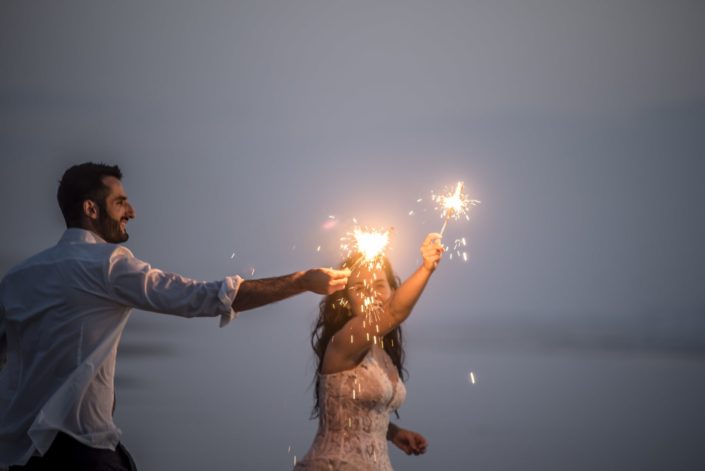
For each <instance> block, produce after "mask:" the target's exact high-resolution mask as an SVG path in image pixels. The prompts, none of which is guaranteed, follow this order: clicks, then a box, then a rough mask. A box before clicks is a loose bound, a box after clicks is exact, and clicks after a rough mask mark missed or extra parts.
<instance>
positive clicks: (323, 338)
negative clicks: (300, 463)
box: [311, 254, 406, 418]
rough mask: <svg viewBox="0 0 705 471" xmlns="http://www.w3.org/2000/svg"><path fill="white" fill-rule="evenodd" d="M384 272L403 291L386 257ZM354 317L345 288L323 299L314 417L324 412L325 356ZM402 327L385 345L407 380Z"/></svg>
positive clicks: (351, 261)
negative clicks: (322, 376)
mask: <svg viewBox="0 0 705 471" xmlns="http://www.w3.org/2000/svg"><path fill="white" fill-rule="evenodd" d="M361 257H362V254H354V255H352V256H350V257H348V258H347V259H346V260H345V261H344V262H343V263H342V264H341V266H340V268H341V269H344V268H350V269H352V267H353V266H354V265H355V264H356V262H358V261H359V260H360V258H361ZM381 265H382V269H383V270H384V274H385V276H386V277H387V282H388V283H389V286H390V288H392V290H396V289H397V288H399V285H400V284H401V280H400V279H399V277H397V276H396V275H395V274H394V271H393V270H392V265H391V264H390V263H389V260H388V259H387V258H386V257H383V258H382V263H381ZM351 317H352V312H351V310H350V302H349V300H348V297H347V290H345V289H342V290H340V291H336V292H335V293H333V294H330V295H328V296H326V297H325V298H323V300H322V301H321V302H320V304H319V315H318V319H317V320H316V323H315V325H314V327H313V332H312V333H311V346H312V347H313V352H314V353H315V354H316V378H315V379H314V383H315V384H314V405H313V411H312V412H311V417H312V418H315V417H318V415H319V411H320V397H319V394H318V381H317V380H318V375H319V374H320V373H321V367H322V365H323V356H324V355H325V353H326V348H327V347H328V343H329V342H330V339H331V337H333V336H334V335H335V334H336V333H337V332H338V331H339V330H340V329H341V328H343V326H344V325H345V324H346V323H347V322H348V321H349V320H350V318H351ZM402 339H403V337H402V332H401V326H398V327H395V328H394V329H393V330H392V331H391V332H389V333H387V335H385V336H384V337H383V339H382V340H383V341H382V345H383V346H384V351H385V352H387V355H389V357H390V358H391V359H392V362H393V363H394V366H396V368H397V371H398V372H399V377H400V378H401V379H402V381H403V380H404V378H405V377H406V370H405V369H404V346H403V343H402Z"/></svg>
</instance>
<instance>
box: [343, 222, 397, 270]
mask: <svg viewBox="0 0 705 471" xmlns="http://www.w3.org/2000/svg"><path fill="white" fill-rule="evenodd" d="M390 234H391V229H385V230H382V229H372V228H368V227H360V226H356V227H355V228H354V229H353V230H352V232H348V233H347V234H346V235H345V236H344V237H343V238H342V239H341V245H340V247H341V249H343V251H345V252H346V253H347V256H348V257H349V256H351V255H353V254H355V253H360V254H361V255H362V256H361V258H360V260H358V261H357V262H355V264H354V265H353V267H354V266H357V265H358V264H363V263H366V264H367V265H368V267H369V268H370V269H372V268H374V266H375V265H376V264H377V263H378V262H379V260H380V258H381V257H382V256H383V255H384V252H385V251H386V250H387V247H388V246H389V236H390ZM353 267H350V269H351V270H352V268H353Z"/></svg>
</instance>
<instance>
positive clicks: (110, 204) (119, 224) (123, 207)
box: [96, 177, 135, 244]
mask: <svg viewBox="0 0 705 471" xmlns="http://www.w3.org/2000/svg"><path fill="white" fill-rule="evenodd" d="M103 184H104V185H105V186H106V187H107V188H108V196H106V197H105V200H104V202H103V204H100V205H99V207H100V211H99V213H98V220H97V221H96V226H97V227H96V229H97V230H98V232H99V234H98V235H100V236H101V237H102V238H103V239H105V240H106V241H107V242H111V243H113V244H119V243H120V242H125V241H126V240H127V239H128V238H129V237H130V236H129V234H128V233H127V221H128V220H130V219H133V218H134V217H135V209H134V208H133V207H132V205H131V204H130V203H129V202H128V201H127V195H126V194H125V189H124V188H123V187H122V183H121V182H120V180H118V179H117V178H115V177H103Z"/></svg>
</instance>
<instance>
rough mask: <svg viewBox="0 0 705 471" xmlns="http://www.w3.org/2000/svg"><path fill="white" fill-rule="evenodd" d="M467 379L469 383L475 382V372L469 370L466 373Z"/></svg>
mask: <svg viewBox="0 0 705 471" xmlns="http://www.w3.org/2000/svg"><path fill="white" fill-rule="evenodd" d="M468 379H469V380H470V384H475V373H473V372H472V371H471V372H470V374H469V375H468Z"/></svg>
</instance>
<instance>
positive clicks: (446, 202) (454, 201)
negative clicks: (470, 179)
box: [431, 182, 480, 235]
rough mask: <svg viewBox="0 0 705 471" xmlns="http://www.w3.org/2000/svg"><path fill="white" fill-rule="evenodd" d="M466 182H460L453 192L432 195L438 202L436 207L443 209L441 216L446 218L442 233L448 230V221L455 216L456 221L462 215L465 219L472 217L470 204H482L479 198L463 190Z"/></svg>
mask: <svg viewBox="0 0 705 471" xmlns="http://www.w3.org/2000/svg"><path fill="white" fill-rule="evenodd" d="M464 186H465V184H464V183H463V182H458V183H457V184H456V186H455V190H454V191H453V192H451V193H446V194H442V195H435V194H434V195H432V196H431V199H433V201H435V202H436V203H437V204H438V207H437V208H436V209H440V210H441V217H442V218H443V219H444V221H443V227H442V228H441V235H443V232H445V230H446V226H447V225H448V221H449V220H450V219H451V218H453V219H455V220H456V221H457V220H458V219H460V218H461V217H465V219H470V216H468V209H469V208H470V206H476V205H478V204H480V201H478V200H471V199H470V198H468V196H467V195H466V194H465V193H464V192H463V188H464Z"/></svg>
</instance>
